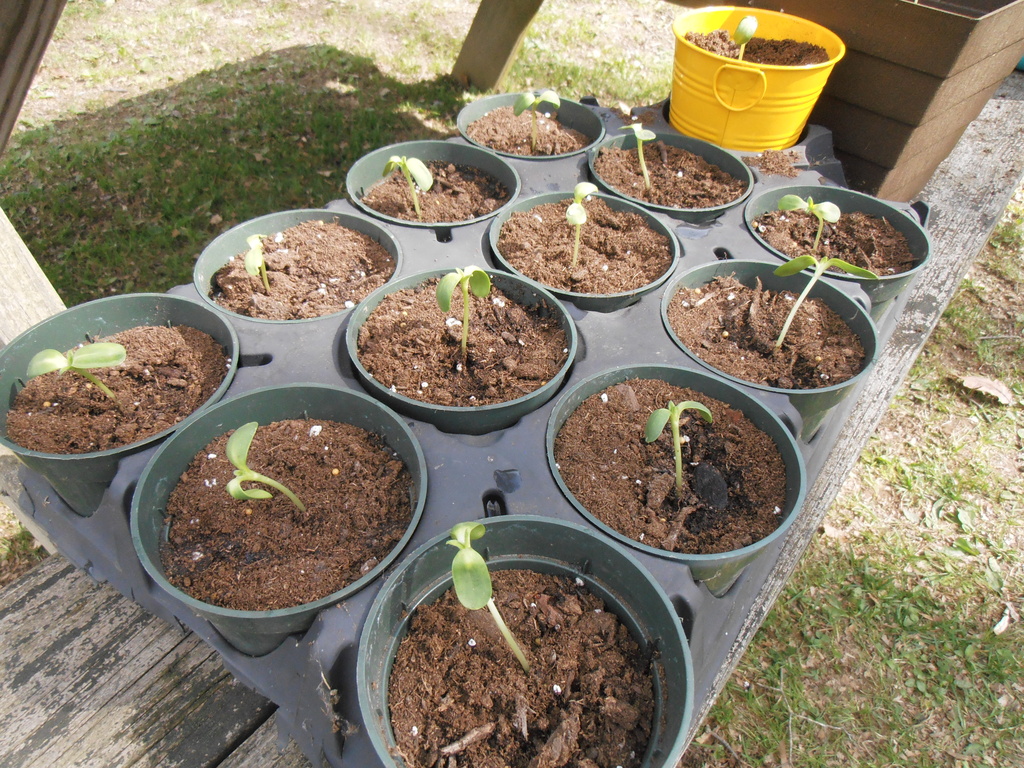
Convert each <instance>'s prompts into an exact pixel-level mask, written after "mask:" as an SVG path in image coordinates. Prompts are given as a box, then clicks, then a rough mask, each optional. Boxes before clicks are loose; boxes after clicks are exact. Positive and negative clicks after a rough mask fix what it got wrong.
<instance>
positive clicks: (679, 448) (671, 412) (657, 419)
mask: <svg viewBox="0 0 1024 768" xmlns="http://www.w3.org/2000/svg"><path fill="white" fill-rule="evenodd" d="M690 410H692V411H696V412H697V414H698V415H699V416H700V417H701V418H702V419H704V421H706V422H707V423H708V424H711V423H712V422H713V420H714V417H713V416H712V415H711V411H710V410H708V407H707V406H706V405H704V404H703V403H698V402H696V401H694V400H684V401H683V402H681V403H679V404H678V405H677V404H676V403H673V402H672V401H671V400H669V402H668V408H658V409H657V410H656V411H653V412H652V413H651V415H650V416H649V417H648V418H647V424H646V425H645V427H644V439H645V440H646V441H647V442H648V443H653V442H654V441H655V440H657V439H658V438H659V437H660V436H661V433H662V432H663V431H664V429H665V425H666V424H669V425H671V427H672V452H673V454H674V455H675V462H676V495H677V496H680V495H681V494H682V492H683V440H682V436H681V434H680V426H679V425H680V421H681V419H682V415H683V412H684V411H690Z"/></svg>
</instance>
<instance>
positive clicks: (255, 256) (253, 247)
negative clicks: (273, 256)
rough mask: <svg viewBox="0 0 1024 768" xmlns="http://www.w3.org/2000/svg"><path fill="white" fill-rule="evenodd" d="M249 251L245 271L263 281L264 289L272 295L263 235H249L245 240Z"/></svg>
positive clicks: (246, 256) (246, 255)
mask: <svg viewBox="0 0 1024 768" xmlns="http://www.w3.org/2000/svg"><path fill="white" fill-rule="evenodd" d="M245 243H246V245H248V246H249V250H248V251H246V254H245V262H244V266H245V271H246V272H248V273H249V274H250V275H252V276H253V277H256V276H257V275H259V276H260V277H261V278H262V279H263V289H264V290H265V291H266V292H267V293H270V279H269V278H268V277H267V262H266V260H265V259H264V258H263V235H249V237H247V238H245Z"/></svg>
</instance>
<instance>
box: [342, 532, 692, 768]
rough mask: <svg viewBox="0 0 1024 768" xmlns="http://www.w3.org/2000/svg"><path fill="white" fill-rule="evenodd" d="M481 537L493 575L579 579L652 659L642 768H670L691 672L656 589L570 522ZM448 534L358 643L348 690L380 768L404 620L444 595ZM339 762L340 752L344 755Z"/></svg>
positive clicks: (394, 585)
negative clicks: (651, 712) (651, 711)
mask: <svg viewBox="0 0 1024 768" xmlns="http://www.w3.org/2000/svg"><path fill="white" fill-rule="evenodd" d="M486 526H487V533H486V535H485V536H484V538H483V539H481V541H480V543H481V545H482V546H481V547H480V548H479V549H480V551H482V552H483V553H484V556H485V557H486V558H487V560H488V563H489V565H490V567H491V569H492V570H503V569H528V570H533V571H538V572H541V573H551V574H558V575H563V576H567V577H570V578H578V579H581V580H582V581H583V582H584V583H585V584H586V587H587V589H589V590H590V591H591V592H593V593H594V594H596V595H598V596H599V597H601V598H602V599H603V600H604V601H605V604H606V605H607V607H608V610H610V611H613V612H614V613H615V614H616V615H617V616H618V617H619V619H620V620H622V621H623V622H624V623H625V624H626V626H627V627H628V628H629V630H630V633H631V634H632V636H633V638H634V639H635V640H636V641H637V642H638V643H639V645H640V647H641V648H642V649H644V650H645V651H647V652H649V653H652V654H653V656H654V671H655V690H654V693H655V701H656V702H657V704H656V706H657V709H656V711H655V716H654V724H653V731H652V735H651V741H650V744H649V746H648V748H647V753H646V754H645V755H644V756H643V760H642V762H641V763H640V765H641V766H643V768H672V767H673V766H675V764H676V762H677V761H678V760H679V758H680V757H681V756H682V752H683V748H684V746H685V744H686V736H687V733H688V731H689V725H690V719H691V717H692V709H693V665H692V662H691V659H690V652H689V648H688V646H687V642H686V638H685V636H684V635H683V632H682V626H681V622H680V620H679V619H678V617H677V616H676V613H675V610H674V609H673V608H672V604H671V603H670V602H669V600H668V598H667V597H666V595H665V593H664V591H663V590H662V589H661V587H660V586H659V585H658V583H657V582H656V581H655V580H654V579H653V578H652V577H651V575H650V574H649V573H648V572H647V571H646V570H645V569H644V568H643V566H641V565H640V564H639V563H638V562H637V561H636V560H635V559H634V558H633V557H632V555H630V554H629V553H628V552H627V551H626V550H624V549H622V548H621V547H618V546H616V545H615V544H613V543H611V542H609V541H608V540H606V539H604V538H603V537H601V536H599V535H595V534H594V533H593V532H591V531H588V530H586V529H584V528H582V527H581V526H578V525H574V524H572V523H566V522H561V521H557V520H550V519H546V518H540V517H531V516H508V517H495V518H489V519H488V520H487V521H486ZM447 540H448V536H447V534H446V535H444V536H438V537H437V538H435V539H433V540H431V541H430V542H428V543H427V544H426V545H424V546H423V547H422V548H420V549H419V550H417V551H416V552H415V553H414V554H413V555H411V556H410V557H409V558H408V559H407V560H406V561H405V562H404V563H402V565H401V567H400V568H399V569H398V570H397V571H395V573H393V574H392V575H391V576H390V577H389V578H388V580H387V582H386V583H385V584H384V586H383V587H382V588H381V591H380V593H379V594H378V595H377V598H376V599H375V600H374V602H373V605H372V606H371V607H370V612H369V614H368V616H367V619H366V621H365V623H364V624H363V631H362V635H361V637H360V641H359V653H358V660H357V672H356V688H357V692H358V696H359V708H360V713H361V716H362V717H361V719H362V723H363V726H364V727H365V728H366V729H367V732H368V735H369V737H370V740H371V742H372V744H373V747H374V750H375V751H376V753H377V757H378V758H379V759H380V761H381V764H382V765H383V766H385V768H402V767H403V766H405V762H404V761H403V760H402V759H401V758H400V757H398V755H397V752H396V751H395V740H394V735H393V734H392V732H391V727H390V724H389V717H388V680H389V678H390V676H391V668H392V664H393V660H394V657H395V653H396V650H397V648H398V645H399V643H400V642H401V641H402V639H403V637H404V636H405V635H406V633H407V632H408V624H409V618H410V616H411V615H412V614H413V613H414V612H415V610H416V608H417V607H418V606H421V605H427V604H429V603H431V602H433V601H434V600H436V599H437V598H438V597H440V596H441V595H442V594H444V592H445V591H446V590H448V588H449V587H451V583H452V582H451V563H452V557H453V555H454V551H453V549H452V548H451V547H449V546H446V545H445V542H446V541H447ZM342 754H343V756H344V753H342Z"/></svg>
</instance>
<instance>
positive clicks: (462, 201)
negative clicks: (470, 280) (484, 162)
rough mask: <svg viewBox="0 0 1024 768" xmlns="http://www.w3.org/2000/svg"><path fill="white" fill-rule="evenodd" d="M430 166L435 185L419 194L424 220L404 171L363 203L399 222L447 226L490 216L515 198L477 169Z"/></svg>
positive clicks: (435, 163)
mask: <svg viewBox="0 0 1024 768" xmlns="http://www.w3.org/2000/svg"><path fill="white" fill-rule="evenodd" d="M426 166H427V168H428V169H429V170H430V173H431V175H432V176H433V177H434V183H433V184H432V185H431V187H430V189H429V190H428V191H426V192H424V191H422V190H419V192H418V195H419V200H420V211H422V213H423V218H422V219H421V218H419V217H418V216H416V208H415V207H414V206H413V202H412V195H411V194H410V192H409V184H408V182H407V181H406V180H405V176H403V175H402V172H401V171H393V172H392V173H391V175H390V176H388V177H387V178H386V179H384V181H382V182H379V183H378V184H375V185H374V186H372V187H371V188H370V189H369V190H367V192H366V194H365V195H363V198H362V200H363V203H364V204H365V205H368V206H369V207H370V208H373V209H374V210H375V211H379V212H380V213H383V214H384V215H386V216H391V217H392V218H395V219H405V220H407V221H424V222H431V223H438V224H443V223H445V222H453V221H466V220H468V219H475V218H477V217H478V216H486V215H487V214H489V213H491V212H492V211H496V210H497V209H498V208H500V207H501V206H503V205H504V204H505V203H507V202H508V201H509V198H510V197H511V192H510V191H509V190H507V189H506V188H505V186H504V185H503V184H501V183H500V182H499V181H498V180H497V179H495V178H494V177H493V176H490V175H488V174H486V173H484V172H483V171H481V170H479V169H477V168H471V167H469V166H465V165H455V164H453V163H443V162H438V161H432V162H428V163H426Z"/></svg>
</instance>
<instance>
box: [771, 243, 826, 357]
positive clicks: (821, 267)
mask: <svg viewBox="0 0 1024 768" xmlns="http://www.w3.org/2000/svg"><path fill="white" fill-rule="evenodd" d="M828 262H829V260H828V259H824V260H822V261H820V262H818V265H817V266H816V267H815V268H814V274H813V275H812V276H811V279H810V280H808V281H807V285H806V287H805V288H804V289H803V291H802V292H801V293H800V295H799V296H798V297H797V299H796V301H795V302H794V303H793V308H792V309H791V310H789V316H788V317H787V318H786V322H785V323H783V325H782V331H781V332H780V333H779V338H778V339H776V341H775V348H776V349H779V348H781V347H782V342H783V340H784V339H785V338H786V334H787V333H789V326H790V325H792V324H793V318H794V317H796V313H797V310H798V309H800V305H801V304H803V303H804V299H806V298H807V294H809V293H810V292H811V288H813V287H814V284H815V283H816V282H818V278H819V277H821V275H822V273H824V271H825V270H826V269H828Z"/></svg>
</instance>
